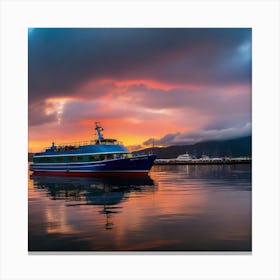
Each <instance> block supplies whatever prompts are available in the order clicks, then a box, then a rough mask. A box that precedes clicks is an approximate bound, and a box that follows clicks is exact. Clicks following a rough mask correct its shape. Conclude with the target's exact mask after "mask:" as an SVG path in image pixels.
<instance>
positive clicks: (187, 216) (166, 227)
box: [28, 164, 251, 251]
mask: <svg viewBox="0 0 280 280" xmlns="http://www.w3.org/2000/svg"><path fill="white" fill-rule="evenodd" d="M28 212H29V213H28V216H29V251H251V165H250V164H248V165H247V164H245V165H197V166H195V165H192V166H187V165H185V166H182V165H181V166H154V167H153V168H152V171H151V172H150V174H149V176H145V177H139V178H114V177H107V178H106V177H102V178H81V177H74V178H70V177H55V176H52V177H50V176H33V175H30V176H29V211H28Z"/></svg>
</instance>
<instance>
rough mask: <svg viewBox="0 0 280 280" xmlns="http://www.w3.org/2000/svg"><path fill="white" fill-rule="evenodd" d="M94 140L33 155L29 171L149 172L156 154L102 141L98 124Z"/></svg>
mask: <svg viewBox="0 0 280 280" xmlns="http://www.w3.org/2000/svg"><path fill="white" fill-rule="evenodd" d="M95 130H96V135H97V139H95V140H91V141H89V142H86V143H82V144H64V145H56V144H55V143H54V142H53V143H52V145H51V147H48V148H46V149H45V151H43V152H40V153H35V154H34V156H33V162H32V163H31V164H30V170H31V171H33V173H34V174H38V175H40V174H43V175H45V174H49V175H66V176H68V175H69V176H92V175H108V174H113V175H116V174H130V175H133V174H134V175H136V174H138V175H140V174H141V175H143V174H147V173H149V171H150V169H151V167H152V166H153V164H154V161H155V159H156V155H154V154H144V155H137V154H133V153H131V152H129V151H128V150H127V148H125V147H124V146H123V145H122V144H121V143H120V142H118V141H117V140H116V139H109V138H104V137H103V134H102V132H103V131H104V129H103V127H101V125H100V123H99V122H96V123H95Z"/></svg>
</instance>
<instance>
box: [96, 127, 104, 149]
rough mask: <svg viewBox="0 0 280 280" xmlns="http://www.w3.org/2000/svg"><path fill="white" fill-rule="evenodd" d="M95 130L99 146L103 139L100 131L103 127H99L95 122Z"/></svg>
mask: <svg viewBox="0 0 280 280" xmlns="http://www.w3.org/2000/svg"><path fill="white" fill-rule="evenodd" d="M95 130H96V132H97V137H98V142H99V144H101V141H102V140H103V139H104V138H103V135H102V133H101V131H103V130H104V129H103V127H101V125H100V123H99V122H95Z"/></svg>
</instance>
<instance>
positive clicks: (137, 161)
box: [30, 155, 156, 175]
mask: <svg viewBox="0 0 280 280" xmlns="http://www.w3.org/2000/svg"><path fill="white" fill-rule="evenodd" d="M155 159H156V156H155V155H145V156H136V157H132V158H125V159H114V160H104V161H95V162H80V163H32V164H30V170H31V171H34V172H35V173H36V172H37V173H43V172H46V173H52V174H56V173H57V174H62V173H65V174H69V175H70V174H75V173H77V174H82V173H84V174H86V173H107V172H108V173H119V172H122V173H130V172H134V173H137V172H139V173H148V172H149V171H150V169H151V167H152V166H153V164H154V161H155Z"/></svg>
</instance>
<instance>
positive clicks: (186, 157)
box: [176, 153, 192, 160]
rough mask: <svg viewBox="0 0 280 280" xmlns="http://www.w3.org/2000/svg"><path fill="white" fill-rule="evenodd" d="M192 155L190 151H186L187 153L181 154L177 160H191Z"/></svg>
mask: <svg viewBox="0 0 280 280" xmlns="http://www.w3.org/2000/svg"><path fill="white" fill-rule="evenodd" d="M191 159H192V157H191V156H190V155H189V154H188V153H185V154H182V155H179V156H178V157H177V158H176V160H191Z"/></svg>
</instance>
